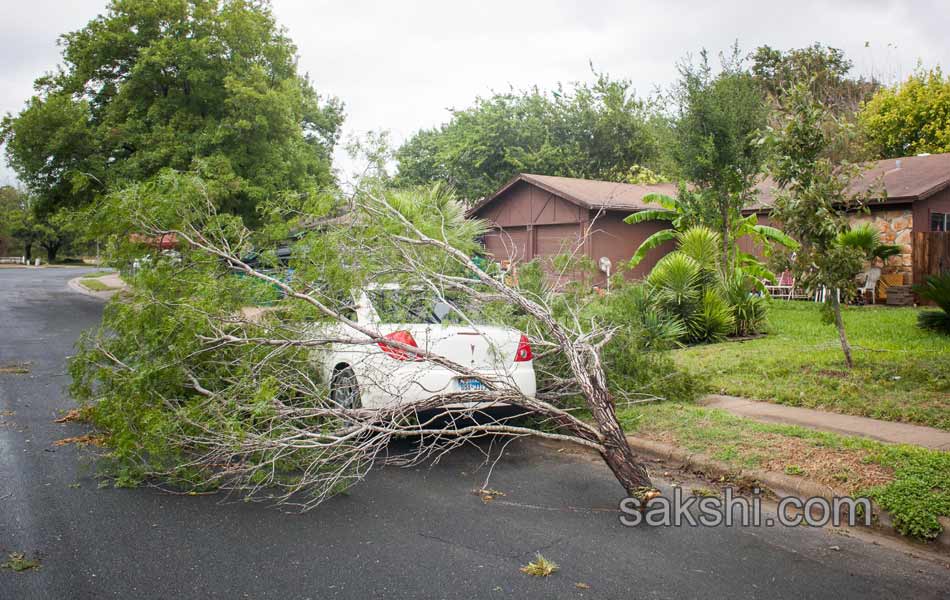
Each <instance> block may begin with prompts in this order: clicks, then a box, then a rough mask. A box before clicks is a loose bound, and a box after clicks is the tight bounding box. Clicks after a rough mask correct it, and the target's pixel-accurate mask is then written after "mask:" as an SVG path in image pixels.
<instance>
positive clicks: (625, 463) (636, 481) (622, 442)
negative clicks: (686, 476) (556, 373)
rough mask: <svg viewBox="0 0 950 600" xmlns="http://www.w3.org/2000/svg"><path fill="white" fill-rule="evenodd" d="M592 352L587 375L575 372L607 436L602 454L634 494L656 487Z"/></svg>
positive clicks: (604, 438)
mask: <svg viewBox="0 0 950 600" xmlns="http://www.w3.org/2000/svg"><path fill="white" fill-rule="evenodd" d="M590 353H591V354H590V357H589V359H590V360H589V362H590V363H592V364H590V365H588V369H587V370H586V377H584V376H582V375H581V373H584V372H583V371H581V372H578V370H577V369H575V374H576V375H578V380H579V381H580V383H581V387H582V388H585V389H584V392H585V393H584V395H585V396H586V398H587V405H588V407H589V408H590V412H591V416H592V417H593V418H594V421H595V422H596V423H597V429H598V430H599V431H600V433H601V435H602V436H603V438H602V443H603V445H604V451H603V452H602V453H601V456H603V459H604V462H606V463H607V466H608V467H610V470H611V471H612V472H613V474H614V476H615V477H616V478H617V481H619V482H620V485H622V486H623V489H624V490H625V491H626V492H627V493H628V494H630V495H631V496H636V497H641V496H642V495H643V492H644V490H649V489H652V488H653V483H652V482H651V481H650V475H649V474H648V473H647V470H646V468H645V467H644V466H643V465H642V464H641V463H640V461H639V460H638V459H637V457H636V456H634V454H633V450H631V449H630V444H628V443H627V437H626V436H625V435H624V433H623V429H622V428H621V427H620V422H619V421H618V420H617V411H616V408H615V407H614V402H613V399H611V397H610V392H609V391H608V390H607V381H606V377H605V375H604V369H603V367H602V366H601V364H600V357H599V355H598V354H597V352H596V351H595V350H593V349H590ZM571 354H574V353H573V352H570V353H569V355H571ZM570 358H574V357H570ZM578 358H579V357H578Z"/></svg>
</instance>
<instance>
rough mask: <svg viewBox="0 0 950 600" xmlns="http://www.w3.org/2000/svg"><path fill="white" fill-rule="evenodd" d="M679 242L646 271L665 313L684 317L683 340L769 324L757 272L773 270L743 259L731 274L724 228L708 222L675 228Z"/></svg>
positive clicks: (742, 333) (656, 304)
mask: <svg viewBox="0 0 950 600" xmlns="http://www.w3.org/2000/svg"><path fill="white" fill-rule="evenodd" d="M676 240H677V242H678V243H679V246H678V248H677V250H676V251H674V252H671V253H670V254H667V255H666V256H664V257H663V258H662V259H660V261H659V262H657V264H656V266H654V267H653V270H652V271H651V272H650V274H649V275H648V276H647V280H646V281H647V285H648V286H649V291H650V298H651V301H652V305H651V308H652V309H653V310H656V311H657V313H658V315H659V317H660V319H661V320H662V319H665V320H666V321H672V322H679V323H681V324H682V329H683V331H684V334H682V335H681V336H680V340H681V341H683V342H689V343H696V342H718V341H721V340H723V339H724V338H726V337H728V336H733V335H740V336H746V335H750V334H754V333H756V332H758V331H760V330H761V329H762V327H763V326H764V324H765V314H766V310H767V309H768V304H767V301H766V300H765V299H764V297H762V296H761V295H760V294H759V289H757V288H761V283H760V282H759V281H758V278H759V277H761V276H763V275H768V271H767V270H766V269H765V267H764V266H762V265H761V263H758V262H749V261H748V260H746V262H743V263H742V264H739V263H738V262H737V263H736V264H734V265H732V269H731V272H730V273H729V274H726V273H724V272H723V269H722V266H721V265H720V258H719V256H720V254H719V240H720V238H719V234H718V233H716V232H715V231H712V230H711V229H709V228H707V227H701V226H700V227H691V228H689V229H687V230H686V231H683V232H677V233H676Z"/></svg>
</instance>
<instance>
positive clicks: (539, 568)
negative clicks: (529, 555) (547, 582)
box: [521, 552, 558, 577]
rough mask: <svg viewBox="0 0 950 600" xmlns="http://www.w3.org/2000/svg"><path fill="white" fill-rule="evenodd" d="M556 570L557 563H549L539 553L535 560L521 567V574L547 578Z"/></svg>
mask: <svg viewBox="0 0 950 600" xmlns="http://www.w3.org/2000/svg"><path fill="white" fill-rule="evenodd" d="M557 570H558V566H557V563H555V562H553V561H550V560H548V559H546V558H544V557H543V556H541V553H540V552H539V553H538V554H537V556H536V557H535V559H534V560H533V561H531V562H529V563H528V564H526V565H525V566H523V567H521V572H522V573H524V574H525V575H531V576H532V577H547V576H549V575H551V574H553V573H554V572H555V571H557Z"/></svg>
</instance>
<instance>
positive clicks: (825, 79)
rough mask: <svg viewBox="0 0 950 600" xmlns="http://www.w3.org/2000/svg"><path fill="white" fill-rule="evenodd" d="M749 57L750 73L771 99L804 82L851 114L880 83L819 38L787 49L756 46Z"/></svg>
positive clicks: (826, 101)
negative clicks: (856, 70)
mask: <svg viewBox="0 0 950 600" xmlns="http://www.w3.org/2000/svg"><path fill="white" fill-rule="evenodd" d="M749 59H750V60H751V66H750V71H751V72H752V75H753V77H755V79H756V80H757V81H758V82H759V84H760V85H761V86H762V89H763V90H764V91H765V93H766V95H767V96H768V97H769V98H770V99H771V100H772V101H773V102H778V101H780V99H781V97H782V96H783V95H784V94H785V92H786V91H788V90H789V89H790V88H791V87H792V86H794V85H795V84H798V83H804V84H806V85H808V87H809V89H810V90H811V92H812V94H814V95H815V98H817V99H818V100H819V101H820V102H821V103H822V104H823V105H824V106H825V107H826V108H828V109H829V110H831V111H832V112H834V113H836V114H839V115H846V114H854V113H855V112H856V111H857V110H858V109H859V108H860V107H861V104H862V103H864V102H866V101H867V100H868V99H870V98H871V96H872V95H873V94H874V92H875V91H877V90H878V89H879V88H880V87H881V86H880V83H879V82H877V81H876V80H874V79H873V78H866V77H863V76H860V75H855V74H854V62H853V61H851V59H849V58H848V57H847V56H845V53H844V51H843V50H841V49H840V48H832V47H831V46H824V45H822V44H820V43H818V42H815V43H814V44H812V45H811V46H806V47H804V48H793V49H790V50H778V49H776V48H772V47H771V46H767V45H766V46H759V47H758V48H756V49H755V50H754V51H753V52H752V53H751V54H750V55H749Z"/></svg>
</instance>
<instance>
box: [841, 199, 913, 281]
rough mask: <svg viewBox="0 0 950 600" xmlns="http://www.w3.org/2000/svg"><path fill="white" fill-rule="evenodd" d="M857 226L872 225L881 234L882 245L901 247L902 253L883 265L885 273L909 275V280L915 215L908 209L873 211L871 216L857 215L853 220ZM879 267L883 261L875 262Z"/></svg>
mask: <svg viewBox="0 0 950 600" xmlns="http://www.w3.org/2000/svg"><path fill="white" fill-rule="evenodd" d="M851 222H852V223H853V224H855V225H860V224H862V223H871V224H872V225H874V226H875V227H877V229H878V230H879V231H880V232H881V243H882V244H897V245H898V246H900V247H901V253H900V254H898V255H897V256H892V257H891V258H889V259H887V264H886V265H883V272H884V273H907V275H906V277H907V278H909V277H910V274H911V273H912V272H913V270H912V268H911V265H912V263H911V252H912V247H911V243H912V236H911V233H912V232H913V230H914V214H913V212H912V211H911V209H910V208H909V207H908V208H888V209H884V210H875V209H873V208H872V209H871V213H870V214H860V215H855V216H853V217H852V218H851ZM875 263H876V264H877V266H882V265H881V261H880V260H877V261H875Z"/></svg>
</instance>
